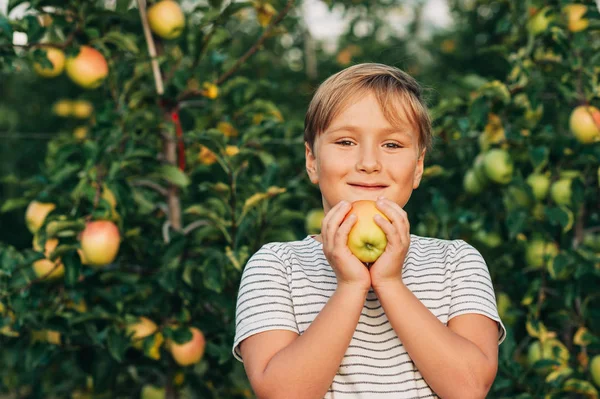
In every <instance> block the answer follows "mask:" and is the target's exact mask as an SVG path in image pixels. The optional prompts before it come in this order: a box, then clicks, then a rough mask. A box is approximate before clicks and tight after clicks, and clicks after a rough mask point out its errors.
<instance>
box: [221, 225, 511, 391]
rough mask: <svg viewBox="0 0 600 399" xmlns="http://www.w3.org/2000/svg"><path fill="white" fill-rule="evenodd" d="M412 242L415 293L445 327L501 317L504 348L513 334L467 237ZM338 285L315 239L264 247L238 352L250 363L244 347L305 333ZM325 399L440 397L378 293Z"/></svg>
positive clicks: (239, 326) (252, 271)
mask: <svg viewBox="0 0 600 399" xmlns="http://www.w3.org/2000/svg"><path fill="white" fill-rule="evenodd" d="M410 237H411V240H410V247H409V250H408V253H407V255H406V258H405V261H404V266H403V269H402V280H403V282H404V284H405V285H406V286H407V287H408V289H410V290H411V291H412V292H413V294H414V295H415V296H417V298H419V300H420V301H421V302H422V303H423V304H424V305H425V306H426V307H427V308H428V309H429V310H430V311H431V312H432V313H433V314H434V315H435V316H436V317H437V318H438V319H439V320H440V321H441V322H442V323H444V324H445V325H447V324H448V320H450V319H451V318H453V317H455V316H458V315H462V314H467V313H477V314H482V315H485V316H487V317H489V318H490V319H492V320H495V321H496V322H498V344H500V343H501V342H502V341H503V340H504V337H505V335H506V330H505V328H504V325H503V324H502V321H501V320H500V317H499V316H498V311H497V307H496V298H495V295H494V289H493V286H492V281H491V278H490V273H489V271H488V268H487V265H486V263H485V260H484V259H483V257H482V256H481V254H480V253H479V252H478V251H477V250H476V249H475V248H474V247H473V246H471V245H469V244H468V243H466V242H465V241H462V240H452V241H450V240H441V239H437V238H428V237H420V236H416V235H413V234H411V236H410ZM336 285H337V280H336V277H335V273H334V271H333V269H332V268H331V266H330V265H329V263H328V262H327V259H326V258H325V255H324V253H323V246H322V244H321V243H320V242H319V241H317V240H315V239H314V238H312V237H311V236H307V237H306V238H304V239H303V240H300V241H291V242H273V243H269V244H266V245H264V246H263V247H262V248H261V249H260V250H259V251H257V252H256V253H255V254H254V255H253V256H252V257H251V258H250V259H249V261H248V263H247V264H246V267H245V269H244V272H243V274H242V280H241V282H240V288H239V292H238V298H237V308H236V334H235V339H234V343H233V355H234V356H235V357H236V358H237V359H238V360H239V361H243V360H242V357H241V353H240V350H239V344H240V342H241V341H243V340H244V339H246V338H248V337H249V336H251V335H254V334H257V333H260V332H263V331H269V330H289V331H293V332H295V333H297V334H303V333H304V332H305V331H306V330H307V329H308V327H309V326H310V323H311V322H312V321H313V320H314V319H315V318H316V317H317V315H318V314H319V312H320V311H321V309H322V308H323V307H324V306H325V304H326V303H327V301H328V300H329V298H330V297H331V295H332V294H333V293H334V291H335V289H336ZM325 398H326V399H337V398H378V399H379V398H394V399H397V398H437V395H436V394H435V393H434V392H433V391H432V390H431V388H429V386H428V385H427V383H426V382H425V380H424V379H423V377H422V376H421V374H420V373H419V370H417V368H416V367H415V364H414V362H413V361H412V359H411V358H410V356H409V355H408V353H407V352H406V350H405V349H404V346H403V345H402V342H400V339H399V338H398V336H397V335H396V333H395V332H394V329H393V328H392V325H391V324H390V322H389V320H388V319H387V317H386V314H385V312H384V311H383V308H382V306H381V304H380V303H379V300H378V299H377V296H376V295H375V292H374V291H373V289H371V290H370V291H369V293H368V295H367V298H366V300H365V304H364V307H363V310H362V312H361V315H360V318H359V321H358V325H357V326H356V330H355V331H354V335H353V337H352V341H351V342H350V346H349V347H348V349H347V350H346V353H345V355H344V358H343V360H342V363H341V365H340V368H339V369H338V372H337V374H336V376H335V378H334V379H333V382H332V384H331V386H330V388H329V391H328V392H327V394H326V395H325Z"/></svg>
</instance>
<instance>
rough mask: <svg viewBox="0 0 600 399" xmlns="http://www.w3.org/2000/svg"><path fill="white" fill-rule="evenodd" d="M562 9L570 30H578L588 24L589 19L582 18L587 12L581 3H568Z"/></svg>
mask: <svg viewBox="0 0 600 399" xmlns="http://www.w3.org/2000/svg"><path fill="white" fill-rule="evenodd" d="M562 11H563V13H564V14H565V15H566V17H567V27H568V28H569V30H570V31H571V32H580V31H582V30H584V29H586V28H587V27H588V25H589V24H590V21H588V20H587V19H586V18H583V15H584V14H585V13H586V12H587V7H586V6H585V5H583V4H568V5H566V6H564V7H563V9H562Z"/></svg>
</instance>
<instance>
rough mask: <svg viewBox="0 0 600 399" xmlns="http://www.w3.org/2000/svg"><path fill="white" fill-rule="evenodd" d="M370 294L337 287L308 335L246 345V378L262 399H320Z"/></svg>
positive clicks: (276, 335) (264, 336) (261, 337)
mask: <svg viewBox="0 0 600 399" xmlns="http://www.w3.org/2000/svg"><path fill="white" fill-rule="evenodd" d="M367 292H368V291H365V290H363V289H358V288H357V287H354V286H351V285H346V284H338V287H337V289H336V291H335V292H334V294H333V295H332V296H331V297H330V298H329V301H328V302H327V304H326V305H325V306H324V307H323V309H322V310H321V312H320V313H319V315H318V316H317V317H316V318H315V320H314V321H313V322H312V323H311V325H310V326H309V327H308V329H307V330H306V331H305V332H304V334H302V335H300V336H298V335H297V334H296V333H293V332H290V331H283V330H277V331H268V332H264V333H259V334H256V335H253V336H251V337H249V338H247V339H245V340H244V341H243V342H242V344H241V346H240V350H241V353H242V357H243V359H244V366H245V368H246V374H247V375H248V378H249V380H250V383H251V385H252V388H253V389H254V392H255V393H256V395H257V396H258V398H261V399H279V398H286V399H292V398H311V399H312V398H314V399H322V398H323V397H324V396H325V394H326V393H327V390H328V389H329V387H330V386H331V383H332V381H333V378H334V377H335V374H336V372H337V371H338V369H339V367H340V364H341V362H342V360H343V358H344V354H345V353H346V350H347V349H348V345H350V341H351V340H352V335H353V334H354V330H355V328H356V325H357V324H358V319H359V317H360V313H361V311H362V308H363V305H364V302H365V299H366V296H367Z"/></svg>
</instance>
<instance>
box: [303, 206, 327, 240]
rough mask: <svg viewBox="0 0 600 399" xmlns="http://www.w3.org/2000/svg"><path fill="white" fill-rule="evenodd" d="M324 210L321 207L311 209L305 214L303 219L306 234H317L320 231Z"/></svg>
mask: <svg viewBox="0 0 600 399" xmlns="http://www.w3.org/2000/svg"><path fill="white" fill-rule="evenodd" d="M324 217H325V212H324V211H323V209H312V210H310V211H309V212H308V214H307V215H306V219H305V221H304V227H305V228H306V232H307V233H308V234H319V233H320V232H321V225H322V224H323V218H324Z"/></svg>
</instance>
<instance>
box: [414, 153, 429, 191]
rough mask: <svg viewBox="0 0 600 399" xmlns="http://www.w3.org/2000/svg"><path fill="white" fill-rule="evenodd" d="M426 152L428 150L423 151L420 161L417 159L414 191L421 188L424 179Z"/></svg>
mask: <svg viewBox="0 0 600 399" xmlns="http://www.w3.org/2000/svg"><path fill="white" fill-rule="evenodd" d="M425 151H427V150H426V149H425V150H423V151H422V152H421V155H420V156H419V159H417V167H416V168H415V175H414V177H413V190H414V189H416V188H417V187H419V184H421V178H422V177H423V168H424V163H425Z"/></svg>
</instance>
